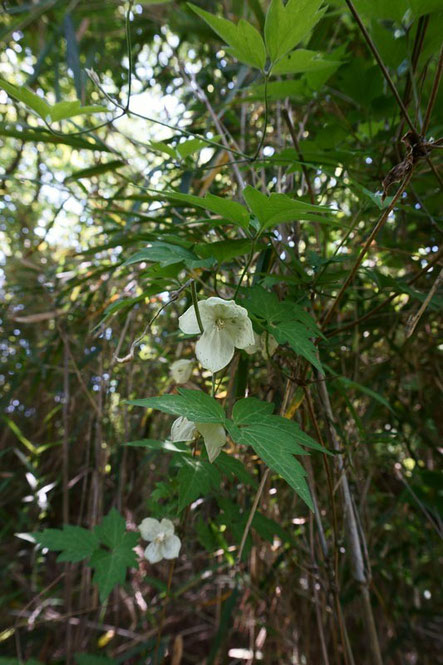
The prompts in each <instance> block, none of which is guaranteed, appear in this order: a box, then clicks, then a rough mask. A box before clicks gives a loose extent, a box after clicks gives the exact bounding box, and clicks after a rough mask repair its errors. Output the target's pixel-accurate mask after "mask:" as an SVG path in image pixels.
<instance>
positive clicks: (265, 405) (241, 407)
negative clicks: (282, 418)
mask: <svg viewBox="0 0 443 665" xmlns="http://www.w3.org/2000/svg"><path fill="white" fill-rule="evenodd" d="M273 411H274V404H272V402H262V400H260V399H257V398H256V397H245V398H244V399H240V400H238V401H237V402H236V403H235V404H234V408H233V410H232V417H233V419H234V422H235V424H236V425H238V426H240V425H253V424H254V423H256V422H257V421H260V420H261V419H262V418H263V416H266V415H270V414H271V413H272V412H273Z"/></svg>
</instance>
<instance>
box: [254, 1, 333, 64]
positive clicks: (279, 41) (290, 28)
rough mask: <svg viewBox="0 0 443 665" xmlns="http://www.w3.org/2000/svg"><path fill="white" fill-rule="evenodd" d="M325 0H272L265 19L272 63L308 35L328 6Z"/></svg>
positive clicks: (267, 47)
mask: <svg viewBox="0 0 443 665" xmlns="http://www.w3.org/2000/svg"><path fill="white" fill-rule="evenodd" d="M322 2H323V0H288V2H287V3H286V5H284V4H283V1H282V0H272V2H271V4H270V6H269V9H268V12H267V14H266V21H265V42H266V49H267V52H268V55H269V57H270V59H271V62H272V63H275V62H277V61H278V60H279V59H280V58H281V57H283V56H284V55H285V54H286V53H288V51H291V50H292V49H293V48H294V46H297V44H299V43H300V42H301V41H302V39H304V37H306V36H307V35H308V34H309V33H310V32H311V30H312V29H313V28H314V26H315V25H316V24H317V22H318V21H319V20H320V18H321V17H322V16H323V14H324V12H325V11H326V8H323V9H322V8H321V5H322Z"/></svg>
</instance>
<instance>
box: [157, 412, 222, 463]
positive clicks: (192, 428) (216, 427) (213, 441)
mask: <svg viewBox="0 0 443 665" xmlns="http://www.w3.org/2000/svg"><path fill="white" fill-rule="evenodd" d="M197 434H201V435H202V437H203V441H204V442H205V448H206V451H207V453H208V458H209V461H210V462H213V461H214V460H215V459H216V458H217V457H218V456H219V454H220V451H221V449H222V448H223V446H224V445H225V443H226V432H225V428H224V427H223V425H221V424H220V423H193V422H191V421H190V420H188V419H187V418H185V417H184V416H180V418H177V420H174V422H173V423H172V427H171V437H170V441H172V442H173V443H177V442H178V441H184V442H186V443H189V442H190V441H193V440H194V439H195V437H196V436H197Z"/></svg>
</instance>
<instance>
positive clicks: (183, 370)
mask: <svg viewBox="0 0 443 665" xmlns="http://www.w3.org/2000/svg"><path fill="white" fill-rule="evenodd" d="M169 371H170V373H171V376H172V378H173V379H174V381H175V382H176V383H186V381H189V378H190V376H191V374H192V360H186V358H181V359H180V360H176V361H175V362H173V363H172V365H171V367H170V368H169Z"/></svg>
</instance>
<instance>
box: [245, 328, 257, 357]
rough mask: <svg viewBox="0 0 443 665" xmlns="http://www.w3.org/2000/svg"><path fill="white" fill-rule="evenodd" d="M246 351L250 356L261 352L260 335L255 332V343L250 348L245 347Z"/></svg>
mask: <svg viewBox="0 0 443 665" xmlns="http://www.w3.org/2000/svg"><path fill="white" fill-rule="evenodd" d="M244 350H245V351H246V353H247V354H248V355H250V356H252V354H253V353H257V351H260V335H259V334H258V333H256V332H255V331H254V342H253V344H249V345H248V346H245V348H244Z"/></svg>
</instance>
